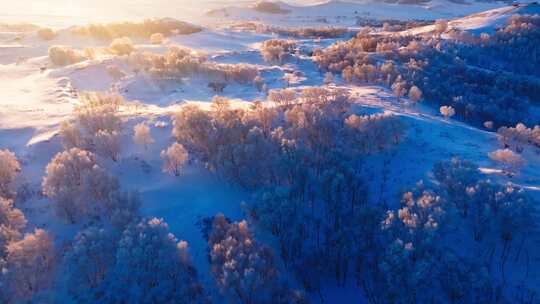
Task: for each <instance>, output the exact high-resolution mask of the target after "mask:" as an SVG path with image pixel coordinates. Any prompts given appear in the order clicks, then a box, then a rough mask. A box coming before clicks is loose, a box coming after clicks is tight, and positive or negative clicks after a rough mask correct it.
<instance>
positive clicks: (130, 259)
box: [64, 218, 207, 303]
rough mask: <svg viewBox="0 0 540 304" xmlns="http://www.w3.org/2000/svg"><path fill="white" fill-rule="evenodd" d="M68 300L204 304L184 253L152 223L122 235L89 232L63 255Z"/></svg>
mask: <svg viewBox="0 0 540 304" xmlns="http://www.w3.org/2000/svg"><path fill="white" fill-rule="evenodd" d="M64 263H65V266H66V267H67V268H68V269H69V271H68V272H67V273H66V274H65V275H66V280H67V282H68V291H69V294H70V295H71V296H72V297H73V298H74V299H75V300H76V301H81V302H103V303H118V302H123V301H127V302H144V303H169V302H186V303H207V301H206V298H205V296H204V294H203V289H202V287H201V285H200V283H199V282H198V279H197V273H196V271H195V269H194V268H193V266H192V264H191V260H190V255H189V252H188V244H187V243H186V242H184V241H178V240H177V239H176V238H175V236H174V235H172V234H171V233H170V232H169V229H168V225H167V224H166V223H165V222H164V221H163V220H162V219H157V218H152V219H144V220H137V219H136V218H135V219H134V221H133V222H132V223H130V224H128V225H127V226H125V228H123V229H122V230H114V229H113V230H111V229H105V228H104V227H101V226H90V227H89V228H86V229H85V230H83V231H81V232H79V233H78V234H77V236H76V237H75V240H74V241H73V245H72V247H71V248H70V249H69V250H68V252H67V254H66V256H65V259H64Z"/></svg>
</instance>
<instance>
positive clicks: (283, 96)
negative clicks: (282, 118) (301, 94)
mask: <svg viewBox="0 0 540 304" xmlns="http://www.w3.org/2000/svg"><path fill="white" fill-rule="evenodd" d="M296 98H297V96H296V92H295V91H294V90H292V89H281V90H280V89H275V90H270V91H269V92H268V99H269V100H270V101H273V102H275V103H276V104H278V105H280V106H288V105H290V104H292V103H293V101H294V100H296Z"/></svg>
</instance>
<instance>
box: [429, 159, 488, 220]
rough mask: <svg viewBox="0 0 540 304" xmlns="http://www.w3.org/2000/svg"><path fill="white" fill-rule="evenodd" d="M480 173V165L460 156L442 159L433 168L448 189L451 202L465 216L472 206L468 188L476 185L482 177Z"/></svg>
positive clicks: (441, 184)
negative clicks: (448, 159)
mask: <svg viewBox="0 0 540 304" xmlns="http://www.w3.org/2000/svg"><path fill="white" fill-rule="evenodd" d="M479 173H480V171H479V170H478V166H476V165H475V164H473V163H471V162H469V161H466V160H462V159H459V158H452V159H451V160H450V161H440V162H438V163H436V164H435V166H434V168H433V174H434V176H435V178H436V180H437V181H438V182H439V185H440V187H441V188H442V189H443V190H444V191H446V195H447V196H448V200H449V202H450V203H453V204H454V205H455V206H456V208H457V210H459V213H460V214H461V215H462V216H463V217H467V215H468V212H469V209H470V208H471V202H470V200H469V198H468V196H467V189H469V188H470V187H474V186H475V185H476V183H477V182H478V181H479V179H480V176H479Z"/></svg>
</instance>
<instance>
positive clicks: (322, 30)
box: [231, 21, 348, 39]
mask: <svg viewBox="0 0 540 304" xmlns="http://www.w3.org/2000/svg"><path fill="white" fill-rule="evenodd" d="M231 28H232V29H234V30H241V31H249V32H256V33H271V34H277V35H280V36H290V37H295V38H311V39H317V38H321V39H324V38H339V37H343V36H344V35H345V34H346V33H348V29H347V28H341V27H333V26H325V27H284V26H275V25H267V24H263V23H258V22H251V21H248V22H242V23H235V24H233V25H231Z"/></svg>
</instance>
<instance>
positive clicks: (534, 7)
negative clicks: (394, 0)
mask: <svg viewBox="0 0 540 304" xmlns="http://www.w3.org/2000/svg"><path fill="white" fill-rule="evenodd" d="M515 14H520V15H526V14H529V15H535V14H536V15H537V14H540V4H538V3H530V4H516V5H511V6H504V7H501V8H496V9H492V10H488V11H485V12H481V13H478V14H472V15H469V16H466V17H463V18H457V19H453V20H450V21H449V22H448V28H449V29H456V30H462V31H468V32H470V33H472V34H476V35H479V34H480V33H492V32H494V31H495V30H496V29H497V28H498V27H500V26H503V25H505V24H506V23H507V22H508V19H509V18H510V17H511V16H512V15H515ZM434 30H435V27H434V26H433V25H428V26H422V27H418V28H414V29H411V30H407V31H404V32H402V33H403V34H405V35H418V34H423V33H430V32H433V31H434ZM443 37H444V36H443Z"/></svg>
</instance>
